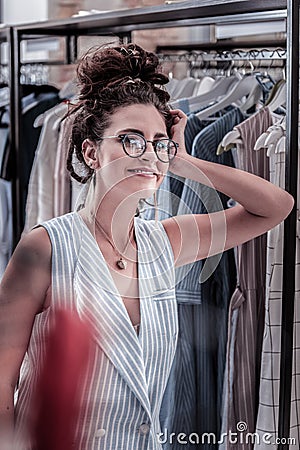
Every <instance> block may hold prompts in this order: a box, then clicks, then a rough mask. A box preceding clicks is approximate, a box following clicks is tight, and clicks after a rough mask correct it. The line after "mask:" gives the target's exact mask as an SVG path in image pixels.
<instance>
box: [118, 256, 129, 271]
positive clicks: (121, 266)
mask: <svg viewBox="0 0 300 450" xmlns="http://www.w3.org/2000/svg"><path fill="white" fill-rule="evenodd" d="M116 264H117V266H118V268H119V269H120V270H124V269H126V267H127V262H126V261H124V260H123V259H122V258H120V259H118V261H117V262H116Z"/></svg>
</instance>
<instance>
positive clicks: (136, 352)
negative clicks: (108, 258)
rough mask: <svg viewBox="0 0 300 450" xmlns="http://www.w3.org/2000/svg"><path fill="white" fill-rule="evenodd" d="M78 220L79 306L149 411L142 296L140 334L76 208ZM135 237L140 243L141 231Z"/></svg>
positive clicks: (107, 351)
mask: <svg viewBox="0 0 300 450" xmlns="http://www.w3.org/2000/svg"><path fill="white" fill-rule="evenodd" d="M75 220H76V221H77V223H78V226H79V227H80V228H81V242H80V245H79V250H78V259H77V264H76V268H75V273H74V288H75V293H76V302H77V308H78V310H79V312H80V314H81V315H82V316H83V317H84V318H85V319H86V320H88V321H89V323H90V324H91V326H92V327H93V335H94V338H95V341H96V343H97V344H98V345H99V346H100V347H101V348H102V350H103V351H104V352H105V354H106V355H107V357H108V358H109V359H110V360H111V362H112V363H113V365H114V366H115V367H116V369H117V370H118V372H119V373H120V374H121V376H122V377H123V378H124V379H125V381H126V382H127V384H128V385H129V386H130V388H131V389H132V390H133V391H134V392H135V395H136V396H137V397H138V398H139V400H140V401H141V402H142V404H143V406H144V408H145V410H146V411H147V412H148V413H149V414H150V403H149V397H148V392H147V381H146V376H145V362H144V357H143V347H142V343H141V341H142V334H143V315H144V314H143V299H142V298H140V305H141V306H140V310H141V311H140V315H141V327H140V334H139V336H137V334H136V332H135V330H134V328H133V326H132V322H131V320H130V318H129V315H128V313H127V310H126V307H125V305H124V303H123V300H122V298H121V295H120V293H119V292H118V290H117V288H116V285H115V282H114V280H113V278H112V275H111V273H110V271H109V269H108V267H107V264H106V262H105V259H104V256H103V254H102V252H101V250H100V248H99V246H98V244H97V241H96V239H95V238H94V236H93V234H92V233H91V231H90V230H89V228H88V226H87V225H86V223H85V222H84V220H83V218H82V217H81V216H80V214H78V213H77V212H76V213H75ZM136 239H137V246H138V241H139V237H138V233H137V238H136Z"/></svg>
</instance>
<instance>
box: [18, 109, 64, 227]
mask: <svg viewBox="0 0 300 450" xmlns="http://www.w3.org/2000/svg"><path fill="white" fill-rule="evenodd" d="M67 110H68V106H67V105H66V104H64V103H62V104H60V105H58V106H56V107H55V108H53V109H52V110H51V113H49V114H46V115H45V118H44V123H43V127H42V130H41V134H40V138H39V142H38V146H37V149H36V152H35V157H34V161H33V165H32V169H31V174H30V179H29V186H28V195H27V201H26V217H25V227H24V232H28V231H29V230H30V229H31V228H32V227H33V226H34V225H36V224H37V223H40V222H43V221H45V220H49V219H52V218H53V217H54V216H55V215H54V183H55V180H54V171H55V164H56V156H57V146H58V138H59V125H60V121H61V119H62V117H63V116H64V115H65V114H66V112H67Z"/></svg>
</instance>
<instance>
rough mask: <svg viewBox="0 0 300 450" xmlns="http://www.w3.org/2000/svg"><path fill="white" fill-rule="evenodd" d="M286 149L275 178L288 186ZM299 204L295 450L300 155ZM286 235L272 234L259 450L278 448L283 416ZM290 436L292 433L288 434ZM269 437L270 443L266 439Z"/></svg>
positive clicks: (296, 377) (296, 430)
mask: <svg viewBox="0 0 300 450" xmlns="http://www.w3.org/2000/svg"><path fill="white" fill-rule="evenodd" d="M285 159H286V155H285V152H284V151H282V152H280V153H272V154H271V155H270V168H272V170H271V173H270V179H271V181H272V182H273V183H274V184H276V185H278V186H280V187H282V188H284V185H285ZM298 163H299V164H298V165H299V168H298V170H299V171H298V175H299V182H298V205H297V217H298V220H297V222H298V223H297V227H298V230H297V236H296V237H295V240H296V277H295V279H296V288H295V311H294V342H293V368H292V394H291V425H290V437H291V438H293V439H295V443H294V444H293V443H290V444H289V446H290V448H291V449H299V445H300V440H299V436H300V423H299V418H300V233H299V231H300V230H299V228H300V227H299V224H300V188H299V185H300V158H298ZM283 237H284V224H283V223H281V224H279V225H277V226H276V227H275V228H274V229H272V230H270V231H269V233H268V250H267V277H266V306H265V308H266V310H265V330H264V339H263V350H262V364H261V376H260V394H259V408H258V416H257V423H256V433H257V434H258V436H259V439H258V440H257V441H256V445H255V449H256V450H275V449H277V445H276V439H277V438H278V435H277V431H278V415H279V384H280V355H281V331H282V328H281V309H282V302H284V301H285V299H284V298H282V271H283ZM284 437H286V438H288V437H289V436H284ZM266 439H267V441H268V442H265V440H266Z"/></svg>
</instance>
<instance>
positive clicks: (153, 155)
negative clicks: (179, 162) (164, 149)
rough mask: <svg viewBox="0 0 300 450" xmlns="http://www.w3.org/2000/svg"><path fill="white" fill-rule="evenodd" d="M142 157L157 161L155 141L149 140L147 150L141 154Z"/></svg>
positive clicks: (146, 159)
mask: <svg viewBox="0 0 300 450" xmlns="http://www.w3.org/2000/svg"><path fill="white" fill-rule="evenodd" d="M140 159H142V160H143V161H156V160H157V159H158V158H157V155H156V152H155V151H154V146H153V143H152V142H151V141H147V143H146V150H145V152H144V153H143V154H142V155H141V157H140Z"/></svg>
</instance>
